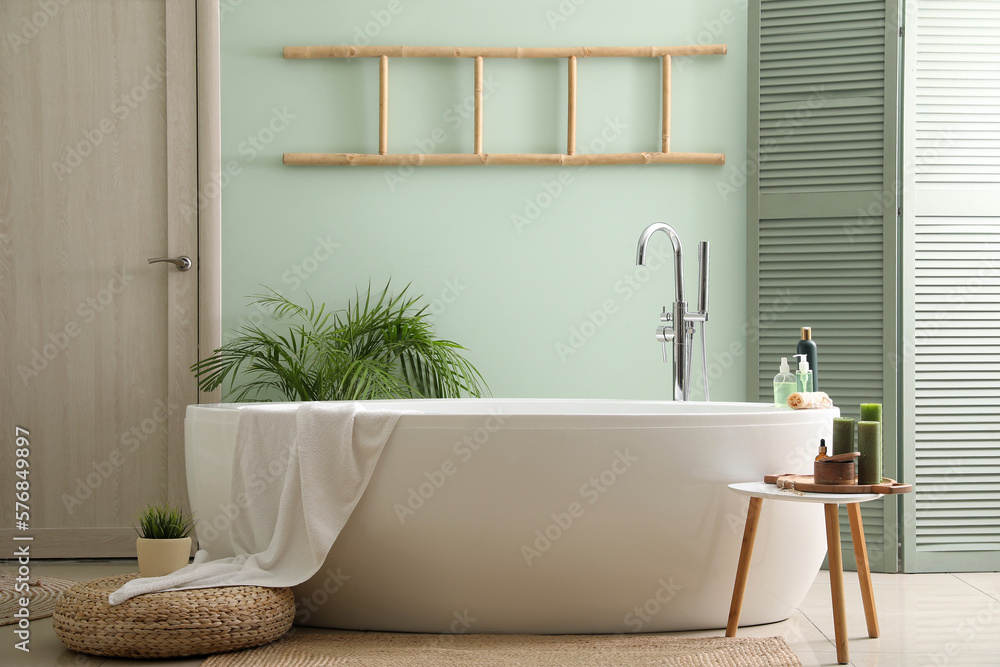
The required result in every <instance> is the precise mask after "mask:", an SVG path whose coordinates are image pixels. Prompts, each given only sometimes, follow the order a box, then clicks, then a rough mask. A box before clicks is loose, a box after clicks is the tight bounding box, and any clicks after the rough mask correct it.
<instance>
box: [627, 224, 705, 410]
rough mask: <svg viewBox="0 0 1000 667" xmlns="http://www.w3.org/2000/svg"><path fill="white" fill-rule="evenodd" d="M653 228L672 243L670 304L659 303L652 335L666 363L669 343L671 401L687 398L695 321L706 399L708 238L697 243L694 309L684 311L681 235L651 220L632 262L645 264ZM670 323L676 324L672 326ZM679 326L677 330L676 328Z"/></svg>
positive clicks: (689, 397) (688, 395) (688, 394)
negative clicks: (657, 322)
mask: <svg viewBox="0 0 1000 667" xmlns="http://www.w3.org/2000/svg"><path fill="white" fill-rule="evenodd" d="M656 232H664V233H666V235H667V236H669V237H670V243H671V245H673V247H674V294H675V299H674V305H673V312H670V313H668V312H667V307H666V306H664V307H663V312H661V313H660V321H661V322H663V323H664V324H662V325H661V326H659V327H657V329H656V339H657V340H658V341H660V343H661V344H662V345H663V363H667V343H673V394H674V400H675V401H689V400H691V356H692V355H691V352H692V348H693V342H694V332H695V323H696V322H700V323H701V352H702V371H703V373H704V385H705V400H706V401H707V400H708V351H707V348H706V347H705V342H706V338H705V324H706V323H707V322H708V241H702V242H701V243H699V244H698V274H699V282H698V310H696V311H688V305H687V301H685V300H684V260H683V257H682V255H681V239H680V237H679V236H677V232H676V231H674V228H673V227H671V226H670V225H668V224H667V223H665V222H654V223H653V224H651V225H649V226H648V227H646V229H644V230H642V235H641V236H640V237H639V247H638V248H637V250H636V256H635V263H636V264H637V265H639V266H645V265H646V246H647V245H649V238H650V237H651V236H652V235H653V234H655V233H656ZM674 327H677V329H675V328H674ZM678 329H679V331H678Z"/></svg>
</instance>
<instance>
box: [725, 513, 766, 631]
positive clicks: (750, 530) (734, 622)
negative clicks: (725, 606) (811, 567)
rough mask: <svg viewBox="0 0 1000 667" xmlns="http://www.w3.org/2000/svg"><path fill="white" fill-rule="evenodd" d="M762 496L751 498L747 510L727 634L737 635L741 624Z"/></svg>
mask: <svg viewBox="0 0 1000 667" xmlns="http://www.w3.org/2000/svg"><path fill="white" fill-rule="evenodd" d="M763 503H764V500H763V499H762V498H755V497H751V498H750V508H749V509H748V510H747V523H746V526H745V527H744V528H743V545H742V546H741V547H740V564H739V565H738V566H737V568H736V584H735V585H734V586H733V602H732V604H731V605H729V622H728V623H726V636H727V637H735V636H736V628H738V627H739V625H740V612H741V611H742V610H743V594H744V593H745V592H746V589H747V575H748V574H749V573H750V557H751V556H752V555H753V542H754V538H756V537H757V524H758V523H759V522H760V508H761V505H763Z"/></svg>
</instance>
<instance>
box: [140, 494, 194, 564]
mask: <svg viewBox="0 0 1000 667" xmlns="http://www.w3.org/2000/svg"><path fill="white" fill-rule="evenodd" d="M194 524H195V518H194V515H193V514H184V512H182V511H181V510H180V509H178V508H176V507H171V506H170V504H169V503H165V504H163V505H154V504H150V505H147V506H146V508H145V509H144V510H143V511H142V512H141V513H140V514H139V525H138V526H137V527H136V531H137V532H138V533H139V537H138V538H137V539H136V541H135V550H136V554H137V556H138V558H139V576H140V577H162V576H163V575H165V574H170V573H171V572H174V571H175V570H179V569H181V568H182V567H184V566H185V565H187V564H188V556H189V555H190V554H191V531H192V530H194Z"/></svg>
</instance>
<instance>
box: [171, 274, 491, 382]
mask: <svg viewBox="0 0 1000 667" xmlns="http://www.w3.org/2000/svg"><path fill="white" fill-rule="evenodd" d="M251 298H252V299H253V302H252V303H256V304H261V305H263V306H265V307H269V308H270V309H271V310H272V311H273V313H274V317H275V319H276V320H278V321H279V322H280V321H282V320H285V321H287V329H286V330H285V331H284V332H280V333H277V332H275V331H272V330H269V329H265V328H262V327H260V326H257V325H254V324H248V325H245V326H243V327H241V328H240V329H239V330H237V332H236V336H235V337H234V338H232V339H231V340H230V341H229V342H227V343H225V344H224V345H223V346H222V347H220V348H219V349H217V350H215V352H213V353H212V355H211V356H209V357H207V358H205V359H203V360H201V361H199V362H198V363H196V364H194V365H193V366H191V370H192V371H194V372H195V374H196V375H197V377H198V386H199V387H200V388H201V389H202V390H203V391H212V390H214V389H216V388H217V387H219V386H220V385H222V384H223V382H225V381H226V380H227V379H228V388H227V390H226V398H227V399H232V400H235V401H247V400H265V401H266V400H270V399H271V397H274V396H276V397H278V398H279V399H280V400H286V401H338V400H363V399H386V398H388V399H395V398H451V397H458V396H462V395H469V396H482V394H483V391H484V389H485V382H484V380H483V377H482V375H480V373H479V371H478V370H476V368H475V367H474V366H473V365H472V364H471V363H469V362H468V361H467V360H466V359H465V358H464V357H463V356H462V355H461V351H463V350H465V348H464V347H462V346H461V345H459V344H458V343H455V342H453V341H450V340H442V339H439V338H437V336H436V334H435V332H434V327H433V325H432V324H431V323H430V322H429V321H428V313H427V307H426V306H424V307H422V308H418V307H417V305H416V302H417V300H418V298H419V297H417V298H411V297H408V296H406V288H404V289H403V291H402V292H400V293H399V294H397V295H396V296H391V295H390V293H389V285H388V284H387V285H386V286H385V289H383V290H382V293H381V294H379V295H376V296H373V295H372V290H371V286H370V285H369V287H368V292H367V293H366V295H365V297H364V299H362V298H361V295H360V293H357V294H356V298H355V299H354V301H353V302H352V301H348V303H347V307H345V308H343V309H341V310H335V311H329V312H328V311H327V310H326V306H325V305H324V304H320V305H318V306H317V305H316V304H315V303H314V302H313V301H312V299H311V298H310V300H309V305H308V307H306V306H300V305H298V304H295V303H293V302H292V301H290V300H288V299H287V298H285V297H283V296H282V295H280V294H278V293H277V292H275V291H273V290H271V291H270V292H269V293H268V294H262V295H257V296H255V297H251Z"/></svg>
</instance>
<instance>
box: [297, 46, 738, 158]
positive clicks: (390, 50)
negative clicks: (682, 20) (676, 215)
mask: <svg viewBox="0 0 1000 667" xmlns="http://www.w3.org/2000/svg"><path fill="white" fill-rule="evenodd" d="M725 53H726V45H725V44H714V45H707V46H642V47H628V46H598V47H573V48H563V47H552V48H549V47H545V48H506V47H482V48H469V47H445V46H286V47H285V49H284V57H285V58H286V59H293V60H300V59H309V58H378V59H379V104H378V107H379V123H378V154H377V155H376V154H371V153H285V154H284V158H283V161H284V163H285V164H289V165H307V166H308V165H333V166H397V165H410V166H431V165H490V164H520V165H591V164H594V165H597V164H725V161H726V156H725V155H724V154H722V153H675V152H672V151H671V150H670V99H671V90H670V88H671V58H672V57H673V56H703V55H725ZM389 58H471V59H473V61H474V63H475V67H474V69H475V82H474V86H473V91H474V95H475V115H474V118H475V124H474V129H473V152H472V153H438V154H433V153H428V154H423V153H396V154H393V153H389V127H388V126H389ZM487 58H566V59H568V62H569V69H568V79H569V103H568V107H569V109H568V120H567V136H566V153H564V154H559V153H484V152H483V61H484V59H487ZM578 58H660V59H661V61H662V63H663V81H662V85H661V92H662V114H663V118H662V131H661V145H660V151H659V152H655V153H652V152H650V153H589V154H579V153H577V152H576V90H577V79H576V64H577V59H578Z"/></svg>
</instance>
